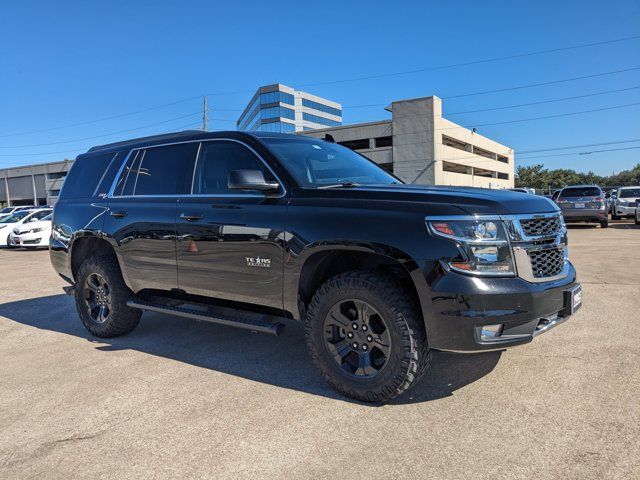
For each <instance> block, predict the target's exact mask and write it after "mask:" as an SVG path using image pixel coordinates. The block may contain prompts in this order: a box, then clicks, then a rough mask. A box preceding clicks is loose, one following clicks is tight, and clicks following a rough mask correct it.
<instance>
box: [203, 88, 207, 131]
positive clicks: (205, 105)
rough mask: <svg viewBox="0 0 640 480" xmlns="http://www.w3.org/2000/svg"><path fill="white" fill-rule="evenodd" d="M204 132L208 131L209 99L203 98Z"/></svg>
mask: <svg viewBox="0 0 640 480" xmlns="http://www.w3.org/2000/svg"><path fill="white" fill-rule="evenodd" d="M202 131H203V132H206V131H207V97H206V96H204V97H202Z"/></svg>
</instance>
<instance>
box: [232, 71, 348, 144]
mask: <svg viewBox="0 0 640 480" xmlns="http://www.w3.org/2000/svg"><path fill="white" fill-rule="evenodd" d="M338 125H342V105H340V104H339V103H336V102H333V101H331V100H327V99H326V98H322V97H318V96H316V95H312V94H310V93H307V92H301V91H299V90H295V89H293V88H291V87H288V86H286V85H283V84H281V83H276V84H274V85H266V86H264V87H260V88H258V90H257V91H256V93H255V94H254V95H253V97H251V100H250V101H249V104H248V105H247V107H246V108H245V109H244V111H243V112H242V115H240V118H239V119H238V121H237V122H236V127H237V128H238V130H245V131H252V130H253V131H261V132H280V133H294V132H302V131H307V130H312V129H316V128H324V127H335V126H338Z"/></svg>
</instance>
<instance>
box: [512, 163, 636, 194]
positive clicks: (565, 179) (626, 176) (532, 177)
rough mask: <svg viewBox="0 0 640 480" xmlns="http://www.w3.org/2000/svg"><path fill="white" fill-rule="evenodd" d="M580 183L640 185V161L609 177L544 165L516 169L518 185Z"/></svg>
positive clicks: (606, 185)
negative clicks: (629, 168) (548, 167)
mask: <svg viewBox="0 0 640 480" xmlns="http://www.w3.org/2000/svg"><path fill="white" fill-rule="evenodd" d="M580 184H594V185H599V186H601V187H623V186H629V185H640V163H639V164H637V165H636V166H635V167H633V168H632V169H631V170H623V171H622V172H619V173H617V174H616V175H610V176H607V177H602V176H600V175H596V174H595V173H593V172H591V171H589V172H586V173H583V172H576V171H575V170H570V169H564V168H558V169H555V170H549V169H547V168H544V165H532V166H530V167H522V166H520V167H518V168H517V170H516V187H532V188H539V189H544V190H548V189H556V188H562V187H564V186H565V185H580Z"/></svg>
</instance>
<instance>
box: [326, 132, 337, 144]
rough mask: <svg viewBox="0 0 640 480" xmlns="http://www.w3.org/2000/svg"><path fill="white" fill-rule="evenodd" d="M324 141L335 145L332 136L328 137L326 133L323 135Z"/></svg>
mask: <svg viewBox="0 0 640 480" xmlns="http://www.w3.org/2000/svg"><path fill="white" fill-rule="evenodd" d="M324 141H325V142H329V143H336V141H335V139H334V138H333V136H332V135H329V134H328V133H325V135H324Z"/></svg>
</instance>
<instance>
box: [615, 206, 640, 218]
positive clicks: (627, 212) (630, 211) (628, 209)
mask: <svg viewBox="0 0 640 480" xmlns="http://www.w3.org/2000/svg"><path fill="white" fill-rule="evenodd" d="M636 208H637V207H635V206H633V207H632V206H622V205H616V206H615V210H616V215H618V216H620V217H633V216H635V214H636Z"/></svg>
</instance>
